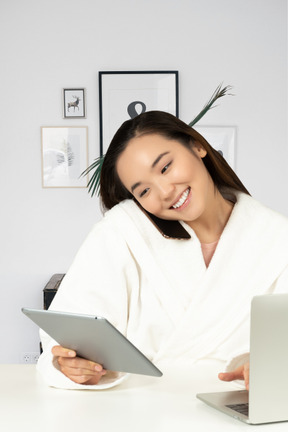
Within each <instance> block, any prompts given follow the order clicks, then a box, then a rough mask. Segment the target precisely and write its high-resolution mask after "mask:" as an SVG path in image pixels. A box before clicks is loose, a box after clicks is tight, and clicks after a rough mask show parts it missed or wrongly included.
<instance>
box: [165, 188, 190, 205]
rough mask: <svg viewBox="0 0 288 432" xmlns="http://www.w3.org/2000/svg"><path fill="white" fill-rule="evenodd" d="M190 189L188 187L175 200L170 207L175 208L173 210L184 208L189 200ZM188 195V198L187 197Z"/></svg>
mask: <svg viewBox="0 0 288 432" xmlns="http://www.w3.org/2000/svg"><path fill="white" fill-rule="evenodd" d="M190 191H191V188H190V187H188V188H187V189H186V190H185V191H184V192H183V193H182V194H181V196H180V199H179V200H177V202H176V203H175V204H173V205H172V206H171V207H170V208H171V209H172V208H173V209H175V210H182V208H185V207H186V205H188V203H189V201H190V197H189V195H190ZM188 197H189V199H188Z"/></svg>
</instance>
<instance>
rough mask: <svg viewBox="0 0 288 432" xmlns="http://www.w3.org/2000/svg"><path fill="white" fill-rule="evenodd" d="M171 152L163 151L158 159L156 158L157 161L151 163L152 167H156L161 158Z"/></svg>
mask: <svg viewBox="0 0 288 432" xmlns="http://www.w3.org/2000/svg"><path fill="white" fill-rule="evenodd" d="M168 153H169V152H168V151H167V152H164V153H161V154H160V155H159V156H158V157H157V158H156V159H155V161H154V162H153V164H152V165H151V168H154V167H155V166H156V165H157V163H158V162H159V161H160V160H161V158H162V157H163V156H165V155H166V154H168Z"/></svg>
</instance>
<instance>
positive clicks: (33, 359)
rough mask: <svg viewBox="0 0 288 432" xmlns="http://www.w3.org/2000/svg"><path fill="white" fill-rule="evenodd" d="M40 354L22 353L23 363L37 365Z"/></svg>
mask: <svg viewBox="0 0 288 432" xmlns="http://www.w3.org/2000/svg"><path fill="white" fill-rule="evenodd" d="M39 356H40V354H39V352H23V353H21V358H20V360H21V363H24V364H31V363H34V364H35V363H37V361H38V359H39Z"/></svg>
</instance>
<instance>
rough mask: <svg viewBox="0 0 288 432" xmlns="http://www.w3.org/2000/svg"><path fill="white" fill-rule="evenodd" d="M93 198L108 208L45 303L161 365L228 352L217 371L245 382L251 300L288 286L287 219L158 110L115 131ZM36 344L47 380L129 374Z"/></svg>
mask: <svg viewBox="0 0 288 432" xmlns="http://www.w3.org/2000/svg"><path fill="white" fill-rule="evenodd" d="M100 197H101V201H102V204H103V206H104V207H105V208H106V210H108V211H106V213H105V216H104V218H103V219H102V220H101V221H100V222H98V223H97V224H96V225H95V227H94V228H93V230H92V232H91V233H90V234H89V236H88V237H87V239H86V241H85V242H84V244H83V246H82V248H81V249H80V251H79V253H78V254H77V256H76V258H75V260H74V262H73V264H72V266H71V268H70V270H69V271H68V273H67V274H66V276H65V278H64V280H63V282H62V284H61V286H60V288H59V290H58V293H57V295H56V296H55V298H54V300H53V303H52V305H51V308H52V309H54V310H63V311H67V312H79V313H86V314H90V315H98V316H103V317H105V318H107V319H108V320H109V321H110V322H111V323H112V324H113V325H114V326H116V327H117V328H118V330H120V331H121V332H122V333H124V334H125V335H127V336H128V338H129V339H130V340H131V342H133V343H134V344H135V345H136V346H137V347H138V348H139V349H140V350H141V351H142V352H143V353H144V354H145V355H146V356H147V357H149V358H150V359H151V360H152V361H153V362H154V363H156V365H157V366H158V367H159V368H160V369H161V364H162V362H164V363H167V362H169V363H170V364H172V365H175V369H174V370H175V373H177V370H178V368H179V366H180V367H181V362H183V363H185V364H186V365H187V362H188V363H189V364H190V363H191V364H192V363H195V362H202V361H204V362H207V361H216V360H217V361H220V362H221V363H222V365H221V368H222V367H223V366H224V363H225V362H226V361H228V360H229V359H231V358H232V359H233V362H232V364H233V367H231V369H230V372H229V373H222V374H220V378H221V379H222V380H224V381H228V380H231V379H238V378H243V379H245V384H246V386H248V378H249V377H247V373H246V372H245V371H247V370H248V367H247V365H246V366H244V365H245V364H246V360H245V358H246V357H245V352H246V353H247V352H248V346H249V313H250V303H251V299H252V297H253V296H255V295H258V294H263V293H270V294H271V293H276V292H281V291H287V286H288V256H287V251H286V244H287V242H288V221H287V219H286V218H284V217H283V216H281V215H279V214H277V213H275V212H273V211H272V210H270V209H267V208H265V207H264V206H262V205H261V204H260V203H258V202H257V201H256V200H254V199H253V198H252V197H251V196H250V195H249V193H248V191H247V190H246V188H245V186H244V185H243V184H242V183H241V181H240V180H239V178H238V177H237V175H236V174H235V173H234V171H233V170H232V169H231V168H230V166H229V165H228V164H227V162H226V161H225V160H224V158H223V157H222V156H221V155H220V154H219V153H218V152H217V151H216V150H214V149H213V148H212V147H211V146H210V145H209V143H208V142H207V141H206V140H205V139H204V138H203V137H202V136H201V135H200V134H199V133H198V132H196V131H195V130H194V129H193V128H191V127H190V126H189V125H186V124H185V123H184V122H182V121H181V120H179V119H178V118H176V117H174V116H173V115H171V114H168V113H164V112H160V111H150V112H146V113H143V114H140V115H139V116H137V117H135V118H134V119H131V120H128V121H127V122H125V123H124V124H123V125H122V126H121V127H120V129H119V130H118V131H117V132H116V134H115V136H114V138H113V140H112V142H111V144H110V147H109V148H108V151H107V153H106V155H105V158H104V161H103V166H102V170H101V177H100ZM147 216H148V217H147ZM165 224H166V225H165ZM167 224H169V227H170V228H169V230H170V231H169V234H167V230H166V228H167ZM171 224H172V225H173V229H172V230H171ZM179 227H180V228H181V229H182V232H181V233H180V234H179V229H178V228H179ZM156 228H157V229H156ZM176 228H177V235H176V234H175V229H176ZM173 230H174V231H173ZM159 231H160V232H159ZM162 234H163V235H162ZM42 345H43V348H44V352H43V354H42V355H41V357H40V360H39V366H38V367H39V369H40V370H41V371H42V373H43V375H44V376H45V378H46V379H47V381H48V383H49V384H50V385H53V386H56V387H64V388H83V386H85V387H84V388H91V389H101V388H107V387H111V386H114V385H116V384H119V383H120V382H122V380H123V379H124V378H123V376H122V375H121V374H117V371H114V373H112V372H111V371H106V370H105V368H104V367H103V365H100V364H95V363H93V362H91V361H89V360H86V359H83V358H79V357H78V356H77V353H76V352H75V351H73V350H71V349H69V348H70V347H60V346H56V345H57V344H56V343H55V341H53V340H51V339H49V338H48V337H47V335H45V334H42ZM51 350H52V351H51ZM239 352H240V354H241V355H240V356H238V354H239ZM115 355H117V352H115Z"/></svg>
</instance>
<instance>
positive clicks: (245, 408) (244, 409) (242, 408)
mask: <svg viewBox="0 0 288 432" xmlns="http://www.w3.org/2000/svg"><path fill="white" fill-rule="evenodd" d="M226 406H227V407H228V408H230V409H232V410H234V411H237V412H239V413H241V414H244V415H246V416H247V417H248V415H249V403H243V404H232V405H226Z"/></svg>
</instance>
